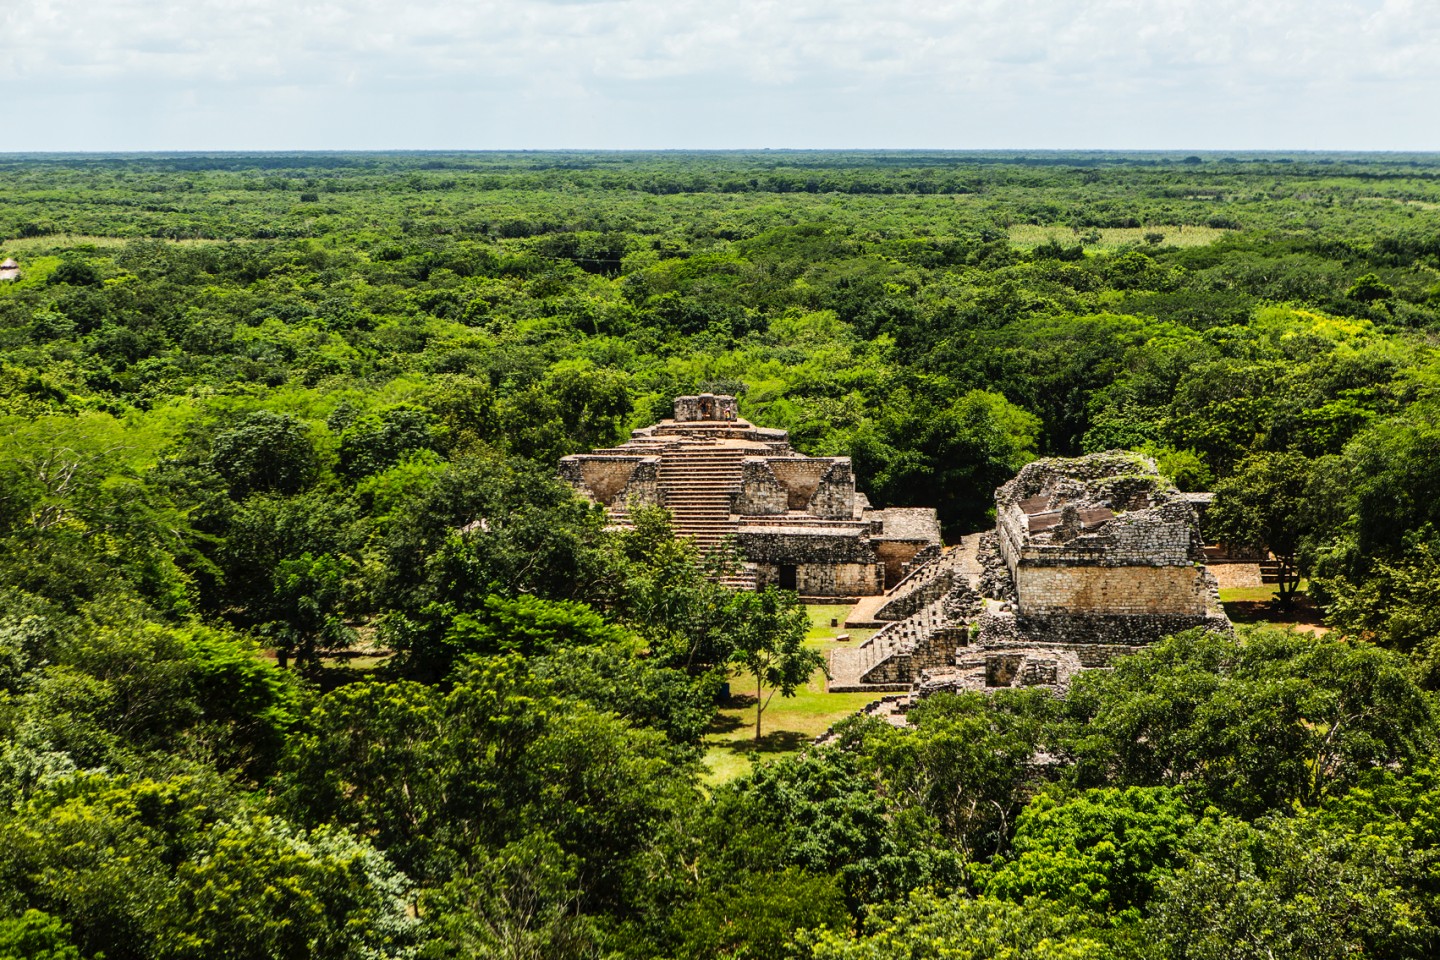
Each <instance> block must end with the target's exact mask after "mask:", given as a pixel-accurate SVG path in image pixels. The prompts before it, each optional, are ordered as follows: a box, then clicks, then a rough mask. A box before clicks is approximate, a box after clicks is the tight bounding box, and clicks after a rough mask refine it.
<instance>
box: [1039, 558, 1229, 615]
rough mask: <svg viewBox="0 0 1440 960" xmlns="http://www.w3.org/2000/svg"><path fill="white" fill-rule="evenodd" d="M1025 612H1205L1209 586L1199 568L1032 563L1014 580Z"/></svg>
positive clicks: (1208, 608)
mask: <svg viewBox="0 0 1440 960" xmlns="http://www.w3.org/2000/svg"><path fill="white" fill-rule="evenodd" d="M1015 587H1016V593H1017V594H1018V595H1019V598H1020V613H1021V614H1022V615H1023V616H1043V615H1045V614H1050V613H1060V612H1069V613H1104V614H1132V615H1133V614H1180V615H1188V616H1205V615H1206V614H1207V613H1208V612H1209V611H1210V609H1211V599H1210V591H1209V588H1208V585H1207V584H1206V582H1205V579H1204V577H1203V575H1202V571H1201V570H1200V568H1198V567H1194V566H1185V567H1141V566H1129V567H1084V566H1073V567H1032V566H1028V565H1022V566H1021V567H1020V573H1019V576H1018V578H1017V579H1016V585H1015Z"/></svg>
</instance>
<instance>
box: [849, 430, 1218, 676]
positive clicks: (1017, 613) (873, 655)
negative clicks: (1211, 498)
mask: <svg viewBox="0 0 1440 960" xmlns="http://www.w3.org/2000/svg"><path fill="white" fill-rule="evenodd" d="M1193 501H1194V498H1193V497H1192V496H1189V495H1186V494H1183V493H1180V492H1179V491H1178V490H1176V489H1175V488H1174V487H1173V486H1172V485H1171V484H1170V483H1169V482H1168V481H1166V480H1165V479H1164V478H1162V477H1161V476H1160V474H1159V472H1158V471H1157V470H1156V468H1155V464H1154V462H1153V461H1152V460H1150V459H1148V458H1146V457H1142V456H1139V455H1137V454H1131V453H1122V452H1116V451H1112V452H1109V453H1101V454H1091V455H1089V456H1085V457H1080V458H1077V459H1071V460H1061V459H1049V460H1038V461H1036V462H1034V463H1031V464H1030V465H1028V466H1026V467H1025V468H1024V469H1023V470H1021V471H1020V473H1019V474H1018V475H1017V476H1016V477H1015V478H1014V479H1013V480H1011V481H1010V482H1009V483H1007V484H1005V485H1004V486H1003V487H1001V488H1000V489H999V490H998V491H996V494H995V512H996V522H995V529H994V531H991V532H987V533H984V534H979V535H975V536H971V537H966V538H965V539H964V540H963V541H962V542H961V544H960V545H959V546H957V547H955V548H952V549H950V550H948V551H946V552H945V553H944V554H943V555H942V556H940V557H937V558H935V559H934V560H931V561H930V562H928V563H926V564H924V565H923V566H921V567H919V568H917V569H915V570H914V571H913V572H912V573H911V574H910V575H909V576H908V577H907V578H906V579H905V580H904V581H902V582H901V583H899V584H898V585H896V587H894V588H892V589H890V590H889V591H887V593H886V594H885V595H884V597H882V598H879V602H878V603H875V604H862V605H861V606H862V607H864V608H865V609H864V610H863V611H862V609H861V607H857V612H856V614H852V620H851V623H850V625H851V626H856V627H858V626H875V627H879V628H880V629H879V630H878V631H877V632H876V633H875V634H874V636H872V637H871V638H870V639H869V640H867V641H866V642H865V643H864V644H862V645H861V646H859V647H857V648H855V649H852V650H844V651H837V652H836V654H835V655H834V657H833V658H832V662H831V671H832V674H833V675H834V676H833V680H832V683H831V687H830V689H831V690H836V691H839V690H914V689H918V690H920V691H921V692H922V693H923V692H927V691H930V690H943V689H950V690H988V689H995V688H1000V687H1014V686H1048V687H1054V688H1058V689H1062V690H1063V689H1064V688H1066V687H1067V686H1068V684H1069V681H1070V679H1071V678H1072V677H1073V676H1074V675H1075V674H1076V673H1077V672H1079V671H1081V670H1083V669H1086V668H1089V667H1104V666H1108V665H1109V663H1110V661H1111V660H1112V659H1113V658H1114V657H1116V656H1118V655H1121V654H1125V653H1131V652H1133V651H1135V650H1136V649H1138V648H1139V647H1142V646H1144V645H1145V644H1149V643H1153V642H1154V641H1156V640H1159V639H1161V638H1163V637H1165V636H1168V635H1170V634H1172V633H1176V632H1178V631H1181V630H1185V629H1189V628H1191V627H1206V628H1210V629H1214V630H1225V631H1228V630H1229V629H1230V622H1229V620H1228V619H1227V618H1226V617H1225V614H1224V611H1223V609H1222V608H1221V606H1220V597H1219V590H1218V587H1217V585H1216V582H1215V578H1214V577H1213V576H1211V575H1210V573H1209V571H1208V570H1206V568H1205V565H1204V560H1205V552H1204V545H1203V543H1202V540H1201V536H1200V525H1199V517H1198V515H1197V513H1196V509H1195V503H1194V502H1193ZM857 614H858V615H859V616H861V617H868V620H856V619H855V617H856V615H857Z"/></svg>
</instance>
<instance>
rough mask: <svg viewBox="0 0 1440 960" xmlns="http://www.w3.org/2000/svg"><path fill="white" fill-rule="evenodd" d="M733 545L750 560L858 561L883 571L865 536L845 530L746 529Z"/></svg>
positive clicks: (802, 562)
mask: <svg viewBox="0 0 1440 960" xmlns="http://www.w3.org/2000/svg"><path fill="white" fill-rule="evenodd" d="M735 542H736V546H738V547H739V548H740V552H741V553H743V554H744V555H745V557H746V559H748V560H749V561H750V562H751V563H772V564H791V565H794V566H801V565H804V564H811V563H819V564H826V563H861V564H870V565H873V566H875V567H877V568H879V569H880V570H881V571H882V575H883V571H884V566H883V565H881V564H880V563H879V562H878V560H877V559H876V557H875V548H874V547H873V546H872V545H871V544H870V542H869V541H868V540H864V539H861V538H860V537H859V536H858V534H857V535H847V534H846V533H844V532H836V533H830V532H807V531H805V530H804V529H803V528H797V529H795V530H784V529H775V528H767V529H763V530H747V529H745V528H744V527H741V528H740V530H739V531H738V532H737V533H736V535H735Z"/></svg>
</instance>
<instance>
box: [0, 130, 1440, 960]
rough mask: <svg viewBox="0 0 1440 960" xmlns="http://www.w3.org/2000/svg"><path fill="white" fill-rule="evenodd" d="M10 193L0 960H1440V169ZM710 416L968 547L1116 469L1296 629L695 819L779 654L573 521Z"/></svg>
mask: <svg viewBox="0 0 1440 960" xmlns="http://www.w3.org/2000/svg"><path fill="white" fill-rule="evenodd" d="M0 173H3V176H4V183H5V190H4V192H3V194H0V259H5V258H13V259H14V260H15V261H16V263H17V264H18V270H19V275H18V278H17V279H13V280H6V281H0V838H3V842H0V958H27V960H28V958H47V960H81V958H84V960H98V958H102V957H103V958H104V960H130V958H136V960H139V958H163V960H249V958H257V960H258V958H285V960H289V958H296V960H298V958H327V960H328V958H346V960H352V958H353V960H379V958H417V960H419V958H424V960H430V958H434V960H438V958H451V957H459V958H467V957H473V958H506V960H528V958H534V960H571V958H596V960H599V958H614V960H631V958H633V960H701V958H713V957H729V958H753V960H771V958H774V960H785V958H807V960H862V958H874V960H880V958H913V960H921V958H941V957H944V958H958V960H971V958H974V960H982V958H983V960H1030V958H1035V960H1080V958H1085V960H1110V958H1114V960H1129V958H1134V960H1142V958H1143V960H1152V958H1153V960H1221V958H1235V960H1241V958H1245V960H1249V958H1256V960H1259V958H1279V960H1283V958H1316V960H1330V958H1336V960H1338V958H1351V957H1377V958H1379V957H1383V958H1417V960H1418V958H1427V957H1433V956H1436V955H1437V953H1440V713H1437V700H1436V697H1437V693H1440V351H1437V346H1440V157H1436V156H1427V155H1413V156H1411V155H1403V154H1385V155H1379V154H1377V155H1364V154H1355V155H1341V154H1334V155H1321V154H1303V153H1297V154H1242V155H1236V156H1229V155H1219V154H1203V155H1186V154H1179V153H1176V154H1160V153H1155V154H1119V153H1075V154H1065V153H1031V154H1013V153H1012V154H1006V153H967V154H959V153H933V154H932V153H921V152H904V151H899V152H876V153H858V152H841V153H825V152H791V151H765V152H754V153H725V152H720V153H664V152H662V153H599V154H592V153H456V154H448V153H385V154H377V153H370V154H339V153H337V154H328V153H312V154H298V155H282V154H258V155H240V154H216V155H186V154H157V155H151V156H140V155H122V156H99V155H33V156H22V155H7V156H3V157H0ZM700 391H710V392H718V393H731V394H735V395H737V396H738V397H739V398H740V410H741V414H742V415H743V416H744V417H746V418H747V419H749V420H751V421H753V422H754V423H756V424H760V425H763V426H767V427H778V428H783V429H786V430H788V431H790V434H791V437H792V440H793V442H794V443H795V445H796V447H797V448H798V449H800V450H802V451H804V452H805V453H808V454H811V455H824V456H848V457H851V458H852V459H853V463H854V468H855V473H856V477H857V481H858V484H859V487H860V488H861V489H862V490H864V491H866V492H867V493H868V494H869V496H870V498H871V499H872V500H873V501H874V502H875V503H876V504H877V505H879V506H934V507H936V508H938V510H939V515H940V519H941V521H942V524H943V526H944V529H945V532H946V535H947V536H948V537H951V538H954V537H957V536H959V535H961V534H965V533H969V532H973V531H977V530H981V529H984V528H986V527H987V526H988V525H991V524H993V519H994V517H993V512H994V500H993V495H994V490H995V488H996V487H997V486H998V485H1000V484H1001V483H1003V482H1005V481H1006V480H1008V479H1009V478H1010V477H1011V476H1013V474H1014V473H1015V471H1016V470H1017V469H1019V468H1020V467H1021V466H1023V465H1024V464H1026V463H1027V462H1029V461H1031V460H1033V459H1035V458H1037V457H1041V456H1069V455H1077V454H1080V453H1085V452H1092V451H1103V450H1110V449H1129V450H1135V451H1139V452H1142V453H1145V454H1147V455H1149V456H1151V457H1153V458H1154V459H1155V461H1156V462H1157V464H1158V465H1159V467H1160V469H1161V470H1162V472H1163V473H1165V474H1166V475H1167V476H1168V477H1169V478H1170V479H1171V480H1173V481H1174V482H1175V483H1176V484H1177V485H1178V486H1179V487H1180V488H1181V489H1182V490H1190V491H1206V490H1210V491H1214V492H1215V493H1216V494H1217V501H1216V505H1215V507H1214V508H1212V512H1211V514H1210V520H1213V522H1214V524H1215V525H1216V526H1215V530H1214V531H1213V532H1214V534H1215V535H1216V536H1220V537H1222V538H1223V539H1224V540H1225V541H1226V542H1227V543H1231V544H1235V545H1240V546H1248V547H1253V548H1257V549H1268V550H1270V551H1273V553H1274V554H1275V555H1276V557H1278V558H1280V559H1281V560H1282V561H1283V562H1284V563H1285V564H1286V566H1287V569H1288V570H1290V571H1292V572H1293V578H1292V579H1291V581H1290V582H1288V583H1286V584H1282V590H1281V592H1280V594H1279V595H1277V596H1276V597H1275V598H1274V600H1273V601H1272V604H1271V605H1272V606H1273V608H1274V609H1275V610H1276V611H1284V610H1289V609H1292V608H1293V607H1294V606H1295V605H1296V604H1303V605H1306V607H1307V608H1308V609H1310V610H1312V611H1313V612H1314V617H1315V619H1316V620H1318V621H1319V622H1320V623H1321V624H1322V626H1321V627H1320V628H1319V629H1310V630H1306V631H1300V630H1297V629H1294V628H1293V627H1292V626H1289V625H1285V623H1284V622H1283V621H1284V619H1285V618H1284V616H1282V615H1280V614H1279V613H1277V616H1276V617H1275V618H1273V619H1272V621H1269V622H1267V621H1265V620H1263V619H1262V620H1261V621H1259V622H1253V623H1242V624H1240V625H1239V626H1238V628H1237V631H1236V634H1235V635H1234V636H1220V635H1216V634H1207V633H1201V632H1191V633H1183V634H1180V635H1177V636H1175V637H1172V638H1169V639H1167V640H1164V641H1162V642H1160V643H1158V644H1156V645H1154V646H1152V647H1149V648H1147V649H1146V650H1144V651H1142V652H1140V653H1137V654H1135V655H1134V656H1131V657H1126V658H1123V659H1121V660H1120V661H1118V663H1117V665H1116V667H1115V669H1114V670H1110V671H1103V670H1095V671H1089V672H1087V673H1085V674H1083V675H1081V676H1080V677H1079V678H1078V679H1077V680H1076V682H1075V684H1074V685H1073V686H1072V687H1071V689H1070V690H1069V692H1068V694H1067V695H1066V696H1064V697H1057V696H1055V695H1053V694H1052V693H1050V692H1047V691H1044V690H1028V691H1027V690H1014V691H1002V692H1000V693H996V694H994V695H981V694H937V695H935V696H932V697H929V698H926V699H924V700H923V701H921V702H920V703H919V704H918V705H917V706H916V707H915V709H913V710H912V711H911V713H910V715H909V725H908V726H906V727H903V728H897V727H894V726H891V725H890V724H888V723H885V722H883V721H880V720H877V719H875V718H873V717H867V716H863V715H856V716H853V717H851V718H850V719H846V720H843V721H841V722H840V723H839V724H838V725H837V726H836V727H835V730H834V733H835V736H834V737H833V738H832V739H831V742H829V743H828V744H827V745H825V746H821V747H813V748H808V749H791V750H786V751H782V752H778V753H776V754H775V755H774V756H771V757H769V758H766V757H764V756H763V755H759V756H757V757H756V758H755V762H753V763H751V764H749V765H747V766H745V767H744V769H743V770H740V771H739V772H736V773H734V774H733V775H728V776H722V777H716V776H713V775H711V774H710V773H708V772H707V768H706V767H705V765H704V763H703V756H704V753H705V749H706V747H705V737H706V736H707V732H708V731H711V730H712V729H713V728H714V724H715V723H716V721H717V714H718V711H719V709H720V705H721V704H722V703H724V702H727V701H726V699H725V698H726V693H725V686H726V684H727V682H728V681H730V680H731V679H733V678H734V677H735V671H736V670H737V669H740V668H739V667H737V664H753V663H755V662H756V660H755V657H756V654H755V651H756V649H757V646H758V647H764V646H765V644H766V643H769V644H771V646H772V647H774V648H781V647H785V645H787V644H788V646H789V648H791V649H793V648H794V647H795V645H796V644H797V643H798V642H799V638H800V637H802V636H803V635H804V632H805V630H806V628H807V626H808V624H809V618H808V617H809V615H808V614H807V612H806V610H805V608H804V607H803V606H801V605H800V603H799V601H798V599H797V598H796V597H795V596H794V595H793V594H786V593H781V592H777V591H774V590H768V591H766V592H764V593H749V592H732V591H730V590H728V589H726V588H724V587H722V586H720V585H718V584H717V582H716V575H717V572H719V571H722V570H723V569H724V568H725V566H726V564H727V563H729V562H730V560H729V558H727V557H724V556H719V557H717V556H700V555H698V554H697V552H696V550H695V549H694V547H693V545H691V544H690V543H689V542H688V541H684V540H681V541H677V540H676V539H675V538H674V537H673V536H672V533H671V529H670V526H669V521H668V518H667V517H666V515H665V514H664V513H663V511H645V512H642V513H639V514H637V515H636V517H635V522H634V524H633V525H632V526H630V527H627V528H624V529H615V528H612V527H610V526H609V525H608V521H607V519H606V517H605V514H604V512H603V510H601V509H600V508H598V507H596V506H595V505H593V504H591V503H589V502H587V501H585V500H583V499H581V498H579V497H578V496H577V495H575V494H574V492H573V491H572V490H571V489H570V488H569V487H568V486H567V485H565V484H564V483H563V482H561V481H560V480H559V479H558V477H557V475H556V463H557V460H558V459H559V458H560V457H562V456H565V455H567V454H572V453H577V452H582V451H586V450H591V449H595V448H599V447H604V446H607V445H610V444H613V443H616V442H619V441H620V440H622V439H623V438H625V437H626V436H628V433H629V431H630V430H631V429H633V428H635V427H640V426H644V425H647V424H651V423H654V422H655V421H656V420H658V419H660V418H662V417H664V416H668V415H669V411H670V407H671V402H672V399H673V397H675V396H677V395H681V394H688V393H695V392H700ZM1210 520H1207V522H1210ZM1210 532H1211V531H1207V533H1210ZM1313 626H1314V625H1313V624H1312V627H1313ZM776 682H779V681H776ZM784 682H785V683H787V684H789V686H790V687H792V688H793V687H794V686H795V682H794V681H793V678H792V679H791V680H787V681H784ZM737 689H751V688H747V687H744V685H741V684H737ZM780 699H782V700H783V696H782V698H780ZM777 702H780V701H779V700H777ZM767 722H768V721H767Z"/></svg>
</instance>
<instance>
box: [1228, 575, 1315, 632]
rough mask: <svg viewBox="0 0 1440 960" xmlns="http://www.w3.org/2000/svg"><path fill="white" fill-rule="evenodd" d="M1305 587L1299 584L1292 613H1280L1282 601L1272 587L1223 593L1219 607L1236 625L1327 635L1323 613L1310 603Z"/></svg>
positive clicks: (1283, 611)
mask: <svg viewBox="0 0 1440 960" xmlns="http://www.w3.org/2000/svg"><path fill="white" fill-rule="evenodd" d="M1306 587H1307V584H1306V582H1305V581H1303V580H1302V581H1300V590H1299V592H1297V593H1296V594H1295V603H1294V606H1293V607H1292V608H1291V609H1289V610H1282V609H1280V603H1279V598H1278V597H1277V596H1276V595H1275V588H1274V587H1273V586H1264V587H1234V588H1231V589H1227V590H1221V591H1220V603H1221V604H1223V605H1224V607H1225V614H1226V616H1228V617H1229V618H1230V619H1231V621H1233V622H1235V623H1246V624H1258V625H1265V626H1273V627H1294V628H1295V629H1296V630H1300V631H1303V632H1305V633H1314V634H1317V635H1318V634H1324V633H1328V632H1329V631H1330V628H1329V627H1327V626H1325V617H1324V613H1323V612H1322V611H1321V610H1320V609H1319V608H1318V607H1316V606H1315V602H1314V601H1313V600H1311V599H1310V595H1309V593H1308V592H1307V590H1306Z"/></svg>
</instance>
